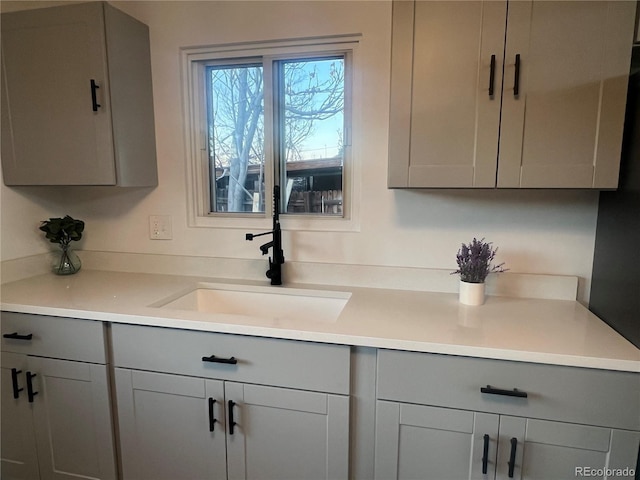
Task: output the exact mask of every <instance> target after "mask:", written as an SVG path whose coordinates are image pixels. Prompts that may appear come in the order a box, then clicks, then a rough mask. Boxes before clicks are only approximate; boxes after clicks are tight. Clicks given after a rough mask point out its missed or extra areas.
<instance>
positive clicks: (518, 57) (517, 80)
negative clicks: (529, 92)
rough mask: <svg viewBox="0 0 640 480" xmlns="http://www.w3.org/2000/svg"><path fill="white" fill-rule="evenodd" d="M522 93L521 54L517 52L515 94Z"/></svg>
mask: <svg viewBox="0 0 640 480" xmlns="http://www.w3.org/2000/svg"><path fill="white" fill-rule="evenodd" d="M518 95H520V54H519V53H518V54H516V71H515V73H514V79H513V96H514V97H517V96H518Z"/></svg>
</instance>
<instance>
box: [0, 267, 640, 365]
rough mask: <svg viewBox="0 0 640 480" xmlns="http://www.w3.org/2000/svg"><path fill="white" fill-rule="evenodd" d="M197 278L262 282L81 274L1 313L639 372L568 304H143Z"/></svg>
mask: <svg viewBox="0 0 640 480" xmlns="http://www.w3.org/2000/svg"><path fill="white" fill-rule="evenodd" d="M203 282H206V283H209V282H213V283H232V284H238V283H242V284H244V285H268V283H267V282H255V281H253V282H251V281H247V282H238V281H237V280H233V281H230V280H225V279H219V278H205V277H192V276H173V275H160V274H140V273H121V272H106V271H97V270H82V271H80V272H79V273H78V274H76V275H72V276H56V275H53V274H45V275H39V276H35V277H31V278H28V279H25V280H20V281H17V282H12V283H7V284H4V285H2V289H1V297H0V300H1V309H2V310H4V311H10V312H21V313H31V314H38V315H50V316H54V317H56V316H58V317H73V318H82V319H87V320H101V321H107V322H114V323H115V322H117V323H130V324H137V325H152V326H160V327H171V328H181V329H189V330H201V331H209V332H222V333H232V334H241V335H253V336H261V337H273V338H284V339H295V340H303V341H312V342H323V343H335V344H346V345H355V346H365V347H376V348H388V349H396V350H410V351H419V352H431V353H439V354H449V355H462V356H471V357H482V358H495V359H506V360H514V361H522V362H534V363H546V364H556V365H569V366H578V367H588V368H599V369H608V370H622V371H632V372H640V350H638V349H637V348H636V347H635V346H634V345H632V344H631V343H630V342H628V341H627V340H625V339H624V338H623V337H622V336H620V335H619V334H618V333H616V332H615V331H614V330H613V329H612V328H610V327H609V326H608V325H607V324H606V323H604V322H603V321H601V320H600V319H599V318H598V317H596V316H595V315H593V314H592V313H591V312H589V310H588V309H587V308H585V307H584V306H583V305H581V304H580V303H578V302H575V301H569V300H546V299H526V298H512V297H498V296H495V297H494V296H489V297H487V301H486V303H485V304H484V305H482V306H479V307H469V306H465V305H461V304H459V303H458V298H457V295H456V294H451V293H430V292H419V291H406V290H391V289H379V288H354V287H339V286H334V285H332V286H320V285H306V284H298V285H286V287H287V288H300V289H312V290H330V291H339V292H349V293H350V294H351V296H350V298H349V300H348V302H347V304H346V306H345V307H344V309H343V310H342V312H341V314H340V315H339V317H338V318H337V320H335V321H333V322H322V321H311V320H305V318H303V317H301V318H295V319H283V318H270V317H269V315H268V312H265V314H264V316H262V315H261V316H240V315H230V314H211V313H204V312H198V311H190V310H180V309H168V308H158V307H156V306H153V305H158V304H162V303H163V302H164V301H165V300H166V299H169V298H172V297H174V298H175V297H177V296H178V294H180V293H186V292H188V291H190V290H191V289H195V288H197V287H198V285H200V284H202V283H203ZM270 288H274V289H277V288H279V287H270Z"/></svg>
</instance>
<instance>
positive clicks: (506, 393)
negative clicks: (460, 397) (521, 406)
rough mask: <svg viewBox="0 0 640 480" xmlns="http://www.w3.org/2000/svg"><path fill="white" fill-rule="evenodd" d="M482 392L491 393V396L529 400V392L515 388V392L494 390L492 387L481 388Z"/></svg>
mask: <svg viewBox="0 0 640 480" xmlns="http://www.w3.org/2000/svg"><path fill="white" fill-rule="evenodd" d="M480 392H482V393H489V394H491V395H504V396H507V397H518V398H527V396H528V394H527V392H523V391H522V390H518V389H517V388H514V389H513V390H502V389H501V388H494V387H492V386H491V385H487V386H486V387H482V388H480Z"/></svg>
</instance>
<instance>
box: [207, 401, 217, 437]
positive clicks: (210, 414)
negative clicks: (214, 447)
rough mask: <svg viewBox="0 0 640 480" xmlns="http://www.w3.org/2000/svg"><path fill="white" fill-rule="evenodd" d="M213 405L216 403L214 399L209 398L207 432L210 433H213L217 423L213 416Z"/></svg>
mask: <svg viewBox="0 0 640 480" xmlns="http://www.w3.org/2000/svg"><path fill="white" fill-rule="evenodd" d="M215 403H216V399H215V398H211V397H209V431H210V432H213V430H214V426H215V424H216V422H217V420H216V418H215V417H214V414H213V406H214V404H215Z"/></svg>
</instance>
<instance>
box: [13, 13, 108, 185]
mask: <svg viewBox="0 0 640 480" xmlns="http://www.w3.org/2000/svg"><path fill="white" fill-rule="evenodd" d="M101 11H102V5H101V4H100V3H95V4H91V3H88V4H84V5H78V6H75V8H71V9H68V8H67V9H49V8H47V9H42V10H34V11H29V12H26V13H24V12H19V13H17V14H12V15H10V16H8V17H7V18H3V19H2V20H3V22H2V30H3V31H2V44H3V45H2V51H3V66H4V82H3V84H4V89H3V90H4V91H3V95H6V96H7V97H6V99H5V98H3V101H5V100H8V101H7V105H6V108H4V109H3V116H4V118H3V119H2V120H3V131H4V132H3V136H2V140H3V143H5V144H4V145H3V148H2V155H3V156H6V157H7V158H8V159H5V158H3V162H4V165H5V166H4V170H5V171H4V173H5V180H7V181H9V182H11V184H17V185H21V184H22V185H24V184H29V185H34V184H35V185H74V184H84V185H105V184H106V185H113V184H115V183H116V171H115V168H114V162H113V139H112V133H111V112H110V108H109V105H110V101H109V84H108V74H107V67H106V65H107V59H106V48H105V39H104V29H105V25H104V18H103V16H102V15H101ZM3 17H4V15H3ZM97 105H99V107H98V106H97Z"/></svg>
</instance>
